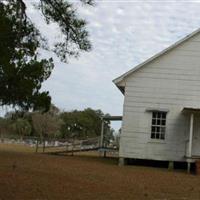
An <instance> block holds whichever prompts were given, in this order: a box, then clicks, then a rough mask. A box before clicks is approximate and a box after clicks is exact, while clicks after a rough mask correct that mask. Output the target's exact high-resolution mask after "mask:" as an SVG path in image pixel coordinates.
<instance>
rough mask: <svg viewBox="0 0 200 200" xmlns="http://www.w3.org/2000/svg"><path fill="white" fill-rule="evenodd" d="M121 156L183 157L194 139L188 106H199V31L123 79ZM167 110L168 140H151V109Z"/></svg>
mask: <svg viewBox="0 0 200 200" xmlns="http://www.w3.org/2000/svg"><path fill="white" fill-rule="evenodd" d="M123 81H124V83H123V84H124V85H125V99H124V111H123V123H122V134H121V140H120V157H125V158H141V159H155V160H172V161H173V160H174V161H183V160H184V159H185V155H186V145H187V141H188V138H189V135H188V134H189V133H188V132H189V116H188V115H185V114H183V113H182V110H183V108H184V107H195V108H200V34H197V35H195V36H193V37H192V38H190V39H189V40H187V41H185V42H183V43H182V44H180V45H178V46H177V47H176V48H174V49H172V50H170V51H169V52H167V53H164V54H163V55H161V56H160V57H158V58H156V59H155V60H153V61H151V62H149V63H147V64H145V66H143V67H141V68H140V69H138V70H137V71H135V72H133V73H132V74H130V75H128V76H127V77H126V78H125V79H124V80H123ZM148 108H157V109H167V110H169V112H168V114H167V123H166V138H165V140H163V141H156V140H152V139H151V138H150V135H151V120H152V113H151V112H147V109H148ZM195 117H196V118H195V125H194V138H193V141H194V146H193V153H194V154H195V155H197V154H198V155H200V116H195Z"/></svg>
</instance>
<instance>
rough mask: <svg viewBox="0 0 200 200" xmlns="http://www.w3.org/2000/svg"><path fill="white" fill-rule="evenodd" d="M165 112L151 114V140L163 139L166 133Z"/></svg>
mask: <svg viewBox="0 0 200 200" xmlns="http://www.w3.org/2000/svg"><path fill="white" fill-rule="evenodd" d="M166 115H167V113H166V112H159V111H155V112H152V124H151V138H152V139H160V140H164V139H165V131H166Z"/></svg>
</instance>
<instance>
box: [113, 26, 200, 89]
mask: <svg viewBox="0 0 200 200" xmlns="http://www.w3.org/2000/svg"><path fill="white" fill-rule="evenodd" d="M198 33H200V28H199V29H197V30H195V31H194V32H192V33H190V34H189V35H187V36H185V37H184V38H182V39H180V40H178V41H177V42H175V43H174V44H172V45H171V46H169V47H168V48H166V49H164V50H163V51H161V52H159V53H158V54H156V55H154V56H152V57H150V58H149V59H147V60H146V61H144V62H142V63H140V64H139V65H136V66H135V67H134V68H132V69H131V70H129V71H128V72H126V73H124V74H122V75H121V76H119V77H117V78H116V79H114V80H113V82H114V83H115V84H116V85H118V83H119V82H121V81H123V80H124V79H125V78H126V77H127V76H129V75H130V74H132V73H133V72H135V71H137V70H138V69H140V68H141V67H143V66H145V65H146V64H148V63H150V62H151V61H153V60H155V59H157V58H158V57H160V56H162V55H163V54H165V53H167V52H168V51H170V50H172V49H174V48H175V47H177V46H179V45H180V44H182V43H183V42H185V41H187V40H189V39H190V38H192V37H193V36H195V35H196V34H198ZM119 89H120V88H119ZM120 90H121V89H120Z"/></svg>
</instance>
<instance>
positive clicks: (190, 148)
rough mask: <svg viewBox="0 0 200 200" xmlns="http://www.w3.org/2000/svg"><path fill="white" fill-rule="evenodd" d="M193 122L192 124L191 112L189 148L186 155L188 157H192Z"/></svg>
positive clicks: (192, 116) (192, 115) (192, 114)
mask: <svg viewBox="0 0 200 200" xmlns="http://www.w3.org/2000/svg"><path fill="white" fill-rule="evenodd" d="M193 124H194V113H191V115H190V135H189V149H188V156H189V157H190V158H191V157H192V138H193Z"/></svg>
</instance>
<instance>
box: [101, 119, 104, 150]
mask: <svg viewBox="0 0 200 200" xmlns="http://www.w3.org/2000/svg"><path fill="white" fill-rule="evenodd" d="M103 134H104V120H103V118H102V124H101V140H100V148H102V147H103Z"/></svg>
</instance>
